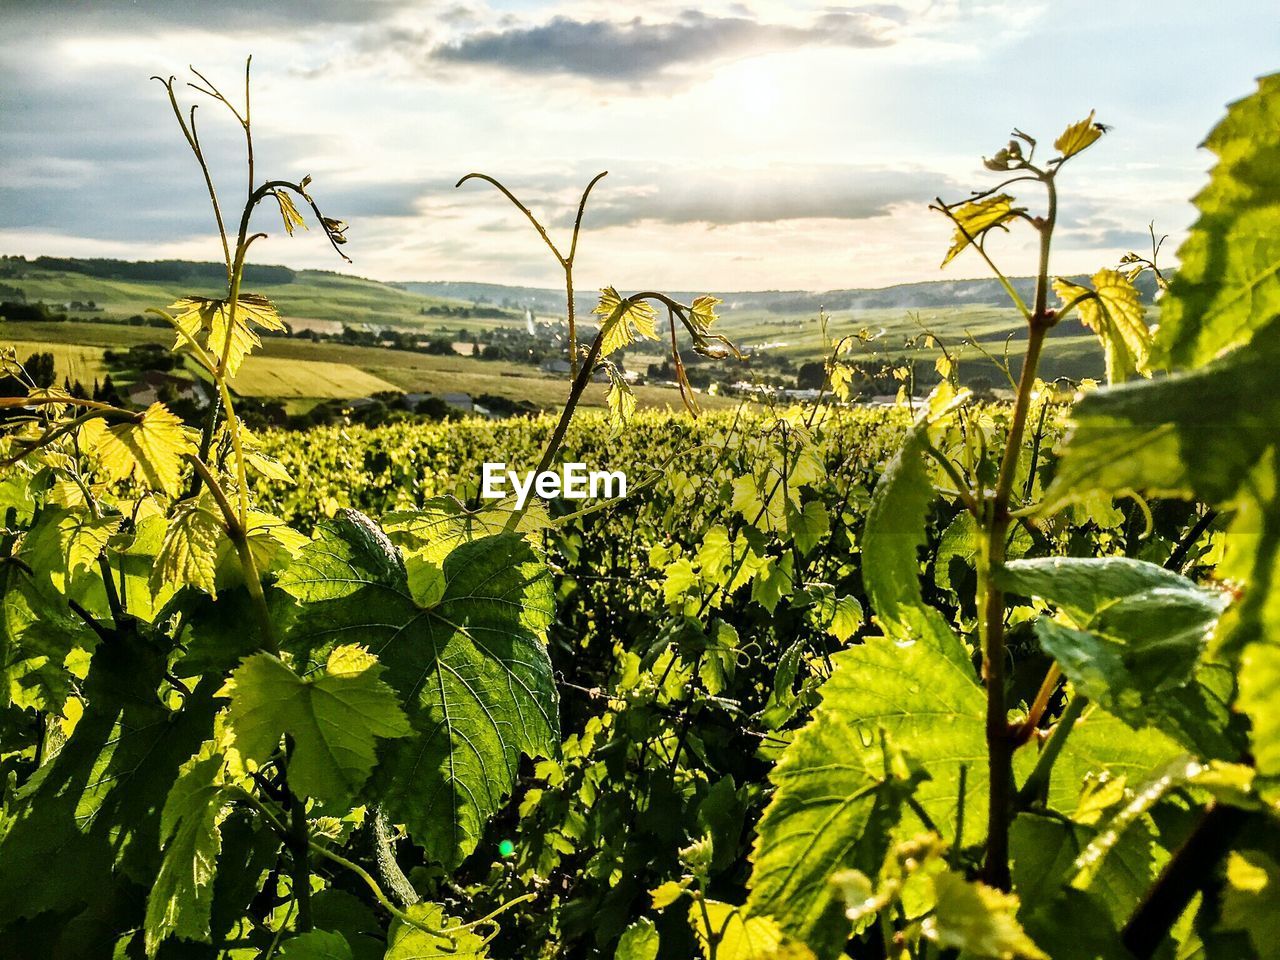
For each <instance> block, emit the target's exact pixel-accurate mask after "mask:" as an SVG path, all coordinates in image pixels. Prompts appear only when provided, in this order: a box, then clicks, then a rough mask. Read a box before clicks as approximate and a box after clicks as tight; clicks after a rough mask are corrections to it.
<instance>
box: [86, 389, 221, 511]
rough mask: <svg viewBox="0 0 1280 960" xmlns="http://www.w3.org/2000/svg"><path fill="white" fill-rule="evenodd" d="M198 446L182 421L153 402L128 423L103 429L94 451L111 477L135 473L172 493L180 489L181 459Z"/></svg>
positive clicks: (155, 487) (153, 486)
mask: <svg viewBox="0 0 1280 960" xmlns="http://www.w3.org/2000/svg"><path fill="white" fill-rule="evenodd" d="M196 449H197V448H196V444H195V441H193V440H192V439H191V438H190V437H188V436H187V433H186V428H185V427H183V425H182V421H181V420H179V419H178V417H177V416H175V415H174V414H172V413H170V412H169V410H168V408H167V407H165V405H164V404H163V403H153V404H152V405H151V406H149V407H148V408H147V409H146V410H144V411H143V412H142V413H140V414H138V416H137V417H136V418H135V419H134V420H132V421H130V422H129V423H122V424H116V425H115V426H113V427H108V428H107V429H106V430H105V431H103V432H102V433H101V434H100V439H99V442H98V444H97V447H96V449H95V451H94V453H95V455H96V456H97V458H98V461H99V462H100V463H101V464H102V468H103V470H105V471H106V473H107V476H109V477H110V478H111V479H113V480H127V479H129V478H130V477H132V478H134V479H136V480H137V481H138V482H139V483H142V484H144V485H145V486H147V487H149V488H150V489H152V490H159V491H160V492H162V493H167V494H168V495H169V496H171V497H173V496H177V495H178V493H179V492H180V490H181V482H182V468H183V462H182V459H183V457H185V456H187V455H188V454H192V453H195V452H196Z"/></svg>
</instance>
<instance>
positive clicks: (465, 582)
mask: <svg viewBox="0 0 1280 960" xmlns="http://www.w3.org/2000/svg"><path fill="white" fill-rule="evenodd" d="M364 522H365V523H367V522H368V521H364ZM385 550H389V551H390V552H389V553H386V552H385ZM380 551H383V552H381V553H380ZM442 569H443V572H444V577H445V588H444V591H443V593H442V594H440V598H439V602H438V603H435V604H434V605H431V606H427V607H425V608H424V607H421V606H419V605H418V603H417V602H416V601H415V600H414V597H413V593H412V591H411V590H410V588H409V584H408V582H407V579H406V575H405V573H404V567H403V564H402V563H401V562H400V560H399V557H398V555H397V554H396V553H395V551H394V548H393V547H391V546H390V544H389V543H386V544H385V548H384V547H383V546H380V545H379V543H378V541H377V540H376V539H371V538H370V534H369V532H368V531H367V530H364V529H363V528H361V527H358V526H356V525H355V524H354V523H353V522H352V521H351V520H350V519H349V518H348V519H346V520H344V521H340V522H339V523H337V524H334V525H331V526H328V527H325V528H322V530H321V532H320V534H319V536H318V538H317V539H316V541H314V542H313V543H312V544H310V545H309V546H308V547H307V548H306V549H304V550H303V551H302V555H301V556H300V557H299V559H298V561H297V563H296V565H295V568H294V569H293V570H291V571H289V572H286V574H285V575H284V576H282V578H281V581H280V582H281V585H282V586H284V587H285V588H286V589H287V590H288V591H289V592H290V593H292V594H293V595H294V596H296V597H299V598H300V599H302V600H304V603H303V605H302V607H301V608H300V609H299V611H298V613H297V619H296V622H295V623H294V625H293V626H292V628H291V629H290V631H289V634H288V637H287V639H286V644H287V645H288V646H289V647H290V648H291V649H293V650H295V651H296V652H297V653H299V654H301V655H305V656H309V657H316V656H321V655H323V653H324V651H325V650H327V649H328V648H329V647H330V646H331V645H332V644H333V643H335V642H337V641H342V642H353V641H355V642H359V643H362V644H365V645H367V646H368V648H369V649H370V651H371V652H373V653H375V654H377V656H378V658H379V660H380V661H381V662H382V663H383V664H384V665H385V666H386V668H387V674H386V679H387V682H388V683H390V684H391V686H392V687H394V688H395V689H396V691H397V692H398V694H399V695H400V697H401V700H402V702H403V704H404V707H405V710H406V712H407V714H408V716H409V720H410V723H411V725H412V727H413V731H414V734H413V735H412V736H410V737H408V738H406V739H404V740H401V741H398V742H396V743H393V744H388V745H387V747H386V748H385V749H384V750H383V752H382V761H381V764H380V766H379V769H378V772H377V774H376V775H375V779H376V782H377V785H378V787H377V788H378V789H379V791H380V793H381V796H382V797H383V803H384V807H385V809H386V810H387V813H388V815H389V816H390V817H391V818H392V819H393V820H396V821H399V822H403V823H405V824H407V825H408V827H409V829H410V831H411V832H412V834H413V836H414V839H415V840H417V841H418V842H419V843H420V844H422V845H423V846H424V847H425V848H426V849H427V851H428V853H429V854H430V855H431V856H432V857H434V858H436V859H439V860H441V861H443V862H445V863H446V864H449V865H453V864H456V863H457V862H458V861H460V860H461V859H462V858H463V857H464V856H466V854H467V853H469V852H470V851H471V849H472V848H473V847H474V846H475V843H476V840H477V838H478V837H479V835H480V831H481V830H482V828H483V825H484V822H485V820H486V819H487V818H488V817H489V816H491V815H492V814H493V813H494V812H495V811H496V810H497V809H498V807H499V806H500V804H501V803H502V800H503V798H504V797H505V796H506V794H507V793H508V792H509V791H510V790H511V787H512V785H513V783H514V780H515V775H516V769H517V765H518V762H519V759H520V756H521V755H522V754H527V755H533V756H551V755H552V754H554V753H555V751H556V749H557V746H558V742H559V720H558V709H557V707H558V700H557V696H556V690H555V684H554V682H553V678H552V672H551V662H550V660H549V659H548V657H547V653H546V649H545V646H544V645H543V637H544V635H545V632H546V629H547V627H548V625H549V624H550V622H551V619H552V616H553V614H554V603H553V594H552V585H551V578H550V574H549V573H548V571H547V569H546V567H545V566H544V565H543V564H542V562H541V561H539V560H538V559H537V558H536V557H535V556H534V555H533V552H532V550H531V549H530V548H529V546H528V544H527V543H525V541H524V539H523V538H522V537H521V536H519V535H518V534H498V535H495V536H489V537H483V538H480V539H478V540H473V541H470V542H466V543H463V544H461V545H460V546H458V547H457V548H456V549H454V550H453V551H452V552H451V553H449V554H448V556H446V557H445V558H444V561H443V564H442Z"/></svg>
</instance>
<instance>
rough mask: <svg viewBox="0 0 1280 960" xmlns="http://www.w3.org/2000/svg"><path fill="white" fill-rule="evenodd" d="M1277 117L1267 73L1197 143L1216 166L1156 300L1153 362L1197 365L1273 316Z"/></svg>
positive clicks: (1276, 89)
mask: <svg viewBox="0 0 1280 960" xmlns="http://www.w3.org/2000/svg"><path fill="white" fill-rule="evenodd" d="M1278 118H1280V74H1272V75H1271V76H1268V77H1263V78H1262V79H1261V80H1259V81H1258V90H1257V91H1256V92H1255V93H1254V94H1252V95H1251V96H1249V97H1246V98H1245V99H1243V100H1240V101H1237V102H1236V103H1234V104H1232V105H1231V107H1230V108H1229V109H1228V111H1227V115H1226V117H1225V118H1224V119H1223V120H1222V121H1221V122H1220V123H1219V124H1218V126H1217V127H1216V128H1215V129H1214V130H1213V132H1212V133H1210V134H1209V137H1208V139H1207V140H1206V141H1205V144H1204V145H1205V146H1206V147H1208V148H1209V149H1210V150H1211V151H1212V152H1213V153H1214V154H1215V155H1216V156H1217V158H1218V163H1217V165H1216V166H1215V167H1214V168H1213V170H1212V171H1211V172H1210V175H1209V183H1208V186H1206V187H1205V188H1204V189H1203V190H1201V191H1200V193H1199V194H1198V195H1197V196H1196V198H1195V204H1196V207H1197V208H1198V209H1199V211H1200V217H1199V219H1198V220H1197V221H1196V223H1195V225H1194V226H1192V228H1191V232H1190V233H1189V234H1188V235H1187V239H1186V240H1185V241H1184V242H1183V244H1182V246H1181V247H1179V249H1178V257H1177V259H1178V272H1177V274H1176V275H1175V276H1174V277H1173V279H1172V281H1171V282H1170V286H1169V291H1168V293H1167V294H1166V295H1165V297H1164V298H1163V299H1162V301H1161V316H1160V329H1159V332H1158V333H1157V334H1156V338H1155V344H1154V350H1153V353H1154V355H1155V359H1156V361H1157V363H1159V364H1160V365H1161V366H1165V365H1169V366H1173V367H1198V366H1201V365H1202V364H1204V363H1206V362H1208V361H1209V360H1212V359H1213V358H1214V357H1217V356H1218V355H1219V354H1221V353H1223V352H1224V351H1226V350H1229V349H1231V348H1233V347H1239V346H1243V345H1244V344H1246V343H1248V342H1250V340H1255V341H1256V340H1258V339H1260V338H1259V337H1258V333H1259V331H1260V329H1261V328H1262V326H1263V325H1264V324H1265V323H1267V322H1268V321H1270V320H1271V318H1272V317H1274V316H1275V315H1276V314H1277V313H1280V119H1278ZM1272 337H1273V339H1274V334H1273V335H1272ZM1273 422H1274V421H1273Z"/></svg>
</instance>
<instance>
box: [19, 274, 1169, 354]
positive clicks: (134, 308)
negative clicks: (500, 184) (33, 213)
mask: <svg viewBox="0 0 1280 960" xmlns="http://www.w3.org/2000/svg"><path fill="white" fill-rule="evenodd" d="M224 276H225V268H224V267H223V266H222V264H221V263H216V262H196V261H186V260H153V261H141V262H135V261H128V260H109V259H79V258H71V257H35V258H32V259H27V258H24V257H0V301H3V300H25V301H26V302H28V303H35V302H43V303H46V304H49V305H51V306H54V307H56V308H58V309H60V310H62V311H64V312H66V313H69V314H70V315H72V316H73V317H77V318H80V319H123V318H128V317H131V316H135V315H138V314H141V313H143V312H144V311H145V310H147V309H148V308H152V307H163V306H165V305H166V304H168V303H171V302H173V301H174V300H176V299H178V298H179V297H183V296H189V295H193V294H194V295H202V296H217V295H219V294H220V293H221V292H222V290H223V285H224ZM247 281H248V285H249V288H250V289H251V290H252V291H253V292H255V293H261V294H264V295H265V296H268V297H270V298H271V299H272V300H273V301H274V302H275V303H276V305H277V307H278V308H279V309H280V311H281V314H282V315H283V316H284V317H285V318H286V319H287V320H289V321H290V322H291V323H292V325H293V326H294V327H295V328H299V329H307V328H308V327H310V328H313V329H320V330H327V331H328V332H338V330H340V328H341V326H342V325H344V324H350V325H366V326H370V327H393V328H398V329H402V330H422V331H456V330H458V329H468V330H475V331H478V330H482V329H493V328H497V327H506V326H512V325H515V324H521V325H522V324H523V322H524V311H525V310H526V309H531V310H533V312H534V313H535V314H536V315H537V316H538V317H539V318H541V319H548V318H551V317H558V316H561V315H562V314H563V310H564V295H563V293H562V292H561V291H559V290H556V289H554V288H550V287H527V286H515V285H506V284H498V283H470V282H461V281H447V280H440V281H427V282H409V283H382V282H379V281H377V280H369V279H366V278H363V277H357V276H352V275H349V274H342V273H336V272H333V271H329V270H293V269H291V268H289V267H284V266H278V265H255V266H251V267H249V268H248V276H247ZM1013 283H1014V285H1015V286H1016V287H1017V288H1018V289H1019V292H1020V293H1022V295H1023V296H1024V297H1025V298H1026V299H1028V300H1030V298H1031V296H1032V280H1031V279H1030V278H1016V279H1014V280H1013ZM1139 287H1140V289H1141V291H1142V293H1143V295H1144V298H1146V299H1148V300H1150V299H1151V297H1152V295H1153V294H1154V283H1153V281H1152V279H1151V278H1150V276H1148V275H1144V276H1143V277H1142V279H1141V280H1140V281H1139ZM702 292H706V291H675V292H674V294H673V295H674V296H676V297H677V298H679V299H683V300H685V301H686V302H687V301H688V300H691V299H692V298H693V297H695V296H697V295H699V293H702ZM718 296H720V297H721V298H722V299H723V300H724V302H725V307H724V309H723V311H722V312H723V313H724V315H725V318H726V325H727V327H728V332H730V333H733V334H734V335H740V336H744V337H747V338H748V340H750V338H758V339H761V340H764V341H768V342H774V341H787V342H788V343H789V344H791V345H792V347H793V348H794V349H795V350H797V352H804V353H811V352H812V350H811V348H810V345H809V343H808V340H809V339H813V340H815V342H816V341H819V340H820V332H819V331H818V330H817V328H814V329H813V330H812V331H810V332H809V334H808V335H807V337H806V338H805V340H804V342H800V341H797V340H796V335H797V333H798V332H799V328H798V325H802V323H803V322H805V321H811V320H812V319H813V318H814V317H816V315H817V313H818V311H819V309H820V308H825V309H826V310H827V311H828V312H829V313H833V314H835V313H843V314H845V315H846V317H847V316H848V314H849V311H858V312H860V313H863V312H869V313H870V314H871V319H869V320H867V322H872V320H873V321H874V323H875V324H877V325H888V326H890V327H891V328H892V327H893V322H892V321H893V318H894V317H895V315H896V316H901V317H906V316H907V314H908V312H913V311H944V312H951V313H953V314H956V315H957V316H954V317H952V318H951V319H950V321H948V320H947V319H945V318H944V319H943V320H942V321H941V324H942V326H943V327H946V326H948V325H951V326H954V325H955V323H959V322H960V321H961V320H962V321H963V329H964V331H965V332H966V333H968V332H974V333H976V334H977V335H978V336H979V339H984V340H986V339H993V340H995V339H1003V338H1004V337H1006V336H1009V335H1013V336H1015V337H1016V336H1018V335H1019V334H1020V333H1021V328H1022V326H1023V325H1022V324H1021V321H1020V320H1019V319H1018V318H1017V316H1016V314H1015V313H1014V312H1013V311H1012V310H1011V309H1010V306H1009V304H1008V301H1007V299H1006V297H1005V294H1004V291H1003V290H1002V289H1001V287H1000V284H999V283H998V282H997V281H995V280H937V281H931V282H927V283H902V284H895V285H893V286H888V287H880V288H873V289H857V288H852V289H838V290H826V291H806V290H764V291H736V292H725V293H720V294H718ZM595 302H596V297H595V291H592V290H587V291H582V292H580V294H579V296H578V298H577V306H578V311H579V314H580V315H581V316H584V317H586V316H589V315H590V312H591V309H592V308H593V307H594V305H595ZM982 309H986V310H987V311H988V313H990V314H991V316H990V317H988V318H987V320H985V321H984V322H983V323H982V324H981V325H979V327H978V328H976V329H975V328H974V327H973V324H974V323H975V316H976V315H974V314H972V311H974V310H982ZM959 314H964V316H963V317H959V316H958V315H959ZM957 329H959V328H957ZM1063 332H1065V331H1063ZM1072 332H1076V331H1072ZM1079 332H1081V333H1083V331H1079Z"/></svg>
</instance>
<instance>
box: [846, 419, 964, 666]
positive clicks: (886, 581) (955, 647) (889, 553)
mask: <svg viewBox="0 0 1280 960" xmlns="http://www.w3.org/2000/svg"><path fill="white" fill-rule="evenodd" d="M924 443H925V438H924V435H923V433H922V432H921V428H916V429H913V430H911V431H910V432H909V433H908V434H907V438H906V441H905V442H904V443H903V445H902V448H901V449H900V450H899V451H898V452H897V454H895V455H894V457H893V459H892V460H891V461H890V462H889V465H888V467H886V468H885V471H884V474H883V475H882V476H881V477H880V480H879V482H878V483H877V484H876V488H875V491H874V492H873V494H872V497H871V505H870V507H869V508H868V509H867V523H866V529H865V532H864V533H863V543H862V581H863V586H864V587H865V588H866V591H867V597H868V598H869V599H870V600H871V607H872V609H873V610H874V611H875V615H876V620H877V622H879V624H880V625H881V627H882V628H883V629H884V631H885V632H886V633H887V634H889V635H890V636H894V637H898V638H899V639H902V640H914V639H920V638H925V639H928V640H929V642H931V643H932V644H934V645H935V646H936V647H937V648H938V649H939V650H942V651H944V652H945V653H946V654H947V655H948V656H949V657H951V658H952V659H954V660H956V661H957V662H963V663H966V664H967V663H968V660H969V657H968V655H967V654H966V653H965V652H964V650H963V649H962V648H961V646H960V643H959V640H958V639H957V638H956V636H955V634H954V633H952V631H951V627H950V625H949V624H948V623H947V621H946V619H945V618H944V617H943V616H942V614H941V613H939V612H938V611H937V610H936V609H934V608H933V607H931V606H929V605H928V604H926V603H925V602H924V599H923V595H922V594H921V591H920V560H919V557H918V551H919V549H920V547H922V546H923V545H924V543H925V529H924V524H925V516H926V514H927V513H928V510H929V506H930V504H931V503H932V502H933V497H934V492H933V484H932V483H931V482H930V479H929V471H928V469H927V467H926V465H925V461H924V456H925V454H924Z"/></svg>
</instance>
